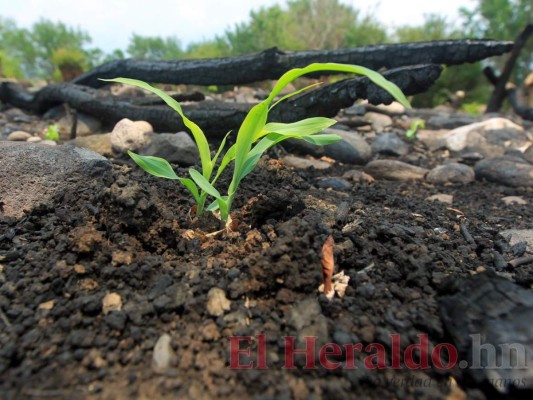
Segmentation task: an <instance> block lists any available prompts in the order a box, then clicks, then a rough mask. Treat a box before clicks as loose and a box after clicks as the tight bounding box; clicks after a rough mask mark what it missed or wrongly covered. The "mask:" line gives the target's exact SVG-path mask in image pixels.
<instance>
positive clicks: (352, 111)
mask: <svg viewBox="0 0 533 400" xmlns="http://www.w3.org/2000/svg"><path fill="white" fill-rule="evenodd" d="M365 113H366V108H365V106H364V105H362V104H354V105H353V106H351V107H348V108H345V109H344V115H347V116H350V117H357V116H363V115H365Z"/></svg>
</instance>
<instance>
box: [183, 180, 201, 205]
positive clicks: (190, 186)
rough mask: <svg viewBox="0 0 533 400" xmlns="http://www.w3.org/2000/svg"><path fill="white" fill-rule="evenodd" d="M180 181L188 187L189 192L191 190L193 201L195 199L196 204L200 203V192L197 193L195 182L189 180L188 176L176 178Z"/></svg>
mask: <svg viewBox="0 0 533 400" xmlns="http://www.w3.org/2000/svg"><path fill="white" fill-rule="evenodd" d="M178 179H179V181H180V183H181V184H182V185H183V186H185V187H186V188H187V189H189V192H191V194H192V197H194V201H196V204H198V205H200V203H201V200H200V193H198V187H197V186H196V184H195V183H194V182H193V181H192V180H190V179H189V178H178Z"/></svg>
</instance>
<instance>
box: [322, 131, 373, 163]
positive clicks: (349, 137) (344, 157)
mask: <svg viewBox="0 0 533 400" xmlns="http://www.w3.org/2000/svg"><path fill="white" fill-rule="evenodd" d="M324 133H327V134H336V135H339V136H340V137H341V138H342V140H340V141H338V142H336V143H333V144H330V145H327V146H324V153H325V155H326V156H328V157H331V158H333V159H334V160H337V161H340V162H343V163H346V164H361V165H362V164H366V163H367V162H368V160H370V158H371V157H372V149H371V148H370V146H369V144H368V143H367V142H366V141H365V140H364V139H363V138H362V137H361V136H360V135H359V134H357V133H355V132H346V131H342V130H340V129H332V128H329V129H325V130H324Z"/></svg>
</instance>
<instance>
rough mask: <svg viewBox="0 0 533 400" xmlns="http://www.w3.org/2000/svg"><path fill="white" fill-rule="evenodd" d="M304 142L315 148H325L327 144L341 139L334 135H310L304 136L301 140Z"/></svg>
mask: <svg viewBox="0 0 533 400" xmlns="http://www.w3.org/2000/svg"><path fill="white" fill-rule="evenodd" d="M302 139H303V140H305V141H306V142H309V143H312V144H315V145H317V146H326V145H328V144H332V143H336V142H338V141H339V140H341V139H342V138H341V137H340V136H339V135H335V134H323V135H312V136H305V137H303V138H302Z"/></svg>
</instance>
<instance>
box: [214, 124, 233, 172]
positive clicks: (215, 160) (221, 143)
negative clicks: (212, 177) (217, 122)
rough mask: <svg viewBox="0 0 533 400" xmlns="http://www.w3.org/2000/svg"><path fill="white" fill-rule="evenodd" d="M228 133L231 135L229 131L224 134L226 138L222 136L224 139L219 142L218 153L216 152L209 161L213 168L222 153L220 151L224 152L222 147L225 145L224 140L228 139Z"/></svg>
mask: <svg viewBox="0 0 533 400" xmlns="http://www.w3.org/2000/svg"><path fill="white" fill-rule="evenodd" d="M230 133H231V131H229V132H228V133H226V136H224V139H222V142H220V146H219V147H218V151H217V152H216V154H215V156H214V157H213V159H212V160H211V163H212V164H213V166H214V165H215V164H216V162H217V160H218V157H219V156H220V153H222V150H224V146H225V145H226V139H227V138H228V136H229V135H230Z"/></svg>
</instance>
